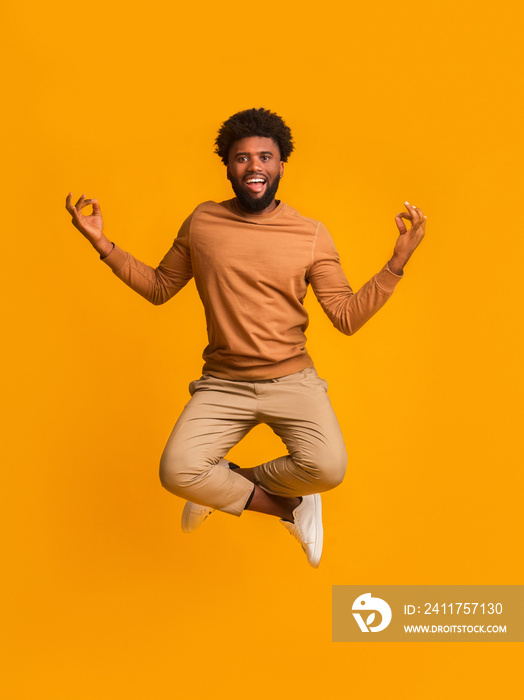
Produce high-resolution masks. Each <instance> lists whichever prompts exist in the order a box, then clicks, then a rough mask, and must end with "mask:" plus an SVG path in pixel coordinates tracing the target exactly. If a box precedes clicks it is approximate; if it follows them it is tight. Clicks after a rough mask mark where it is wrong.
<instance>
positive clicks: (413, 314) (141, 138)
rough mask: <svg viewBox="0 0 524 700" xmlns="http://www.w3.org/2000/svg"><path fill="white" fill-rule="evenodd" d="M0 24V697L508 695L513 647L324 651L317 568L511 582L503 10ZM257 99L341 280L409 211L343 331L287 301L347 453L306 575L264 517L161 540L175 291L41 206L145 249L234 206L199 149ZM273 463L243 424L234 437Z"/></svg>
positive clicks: (112, 11)
mask: <svg viewBox="0 0 524 700" xmlns="http://www.w3.org/2000/svg"><path fill="white" fill-rule="evenodd" d="M2 24H3V35H4V36H3V39H2V42H1V44H2V48H1V49H0V50H1V51H2V53H3V54H4V56H3V63H2V65H3V66H4V76H3V77H4V87H3V89H2V94H3V99H4V101H5V104H4V106H3V109H2V122H3V128H2V136H3V139H2V141H3V144H2V152H3V167H2V172H1V173H0V176H1V179H2V182H1V192H2V198H3V202H2V204H3V206H2V229H3V240H2V244H3V245H2V253H3V257H4V265H3V268H4V269H3V274H2V283H3V284H4V285H5V287H4V289H3V295H2V297H3V301H4V306H5V313H4V318H5V321H4V343H3V348H2V351H1V352H2V361H3V367H4V370H5V378H4V380H3V384H4V387H5V389H4V411H5V412H4V416H3V419H2V425H3V428H4V431H5V436H4V438H3V441H2V444H3V452H4V458H3V464H4V487H3V493H4V498H3V501H2V508H1V509H0V510H1V516H2V531H3V533H4V539H5V541H4V545H3V563H4V574H3V580H2V588H3V590H2V600H3V602H4V611H3V620H4V621H3V630H4V633H5V634H4V642H5V648H4V649H3V650H2V663H3V665H5V668H4V669H3V672H2V674H1V677H2V681H1V682H2V683H3V684H4V685H5V686H6V687H5V692H4V696H5V697H9V698H57V699H58V698H60V699H62V698H64V699H68V700H69V699H71V698H74V699H75V700H77V699H78V700H83V699H84V698H85V699H86V700H87V699H89V700H91V699H92V698H100V699H102V698H103V699H104V700H105V699H106V698H107V699H111V700H114V699H115V698H125V699H126V700H128V699H131V698H133V699H134V698H137V699H141V698H154V699H155V700H156V699H163V698H172V697H181V698H182V697H192V698H204V697H206V698H207V697H210V696H213V697H218V698H229V697H244V696H247V697H250V698H257V699H258V698H267V697H270V696H274V697H276V698H292V697H296V698H304V697H307V698H309V697H311V698H313V697H319V696H321V695H322V696H324V697H329V698H338V697H346V696H348V695H350V696H351V697H356V698H385V697H387V698H402V699H405V698H433V697H435V698H437V697H438V698H440V697H443V696H445V697H449V698H463V697H477V698H490V697H493V695H494V694H495V693H497V694H498V695H501V696H503V697H515V692H516V691H515V688H514V687H513V684H514V683H515V668H516V665H515V664H516V658H517V657H516V655H517V653H521V647H520V645H515V644H513V645H511V644H500V643H499V644H467V643H466V644H462V643H461V644H403V645H402V644H373V645H362V646H359V645H355V644H333V643H332V642H331V586H332V584H344V583H347V584H350V583H351V584H360V583H362V584H371V585H372V584H373V583H376V584H383V585H385V584H402V583H405V584H416V583H420V584H474V583H478V584H515V583H522V557H521V549H522V515H521V497H522V488H523V483H522V448H521V432H522V409H521V404H522V388H523V387H522V370H521V363H522V352H523V348H522V317H521V308H522V301H523V299H522V282H521V280H520V275H521V269H522V260H523V252H524V251H523V243H522V231H521V228H522V226H521V222H520V208H519V207H520V202H521V198H522V178H521V173H522V162H523V155H524V154H523V148H522V146H523V144H522V82H521V65H522V55H521V50H520V49H519V48H518V47H519V46H521V44H522V42H521V38H522V9H521V4H520V3H517V2H508V1H507V0H502V2H499V3H497V4H496V5H493V4H492V3H483V2H480V3H476V4H475V5H472V4H466V3H457V2H449V1H448V0H439V2H437V1H436V0H432V1H430V2H424V3H419V4H415V3H411V2H407V1H406V0H395V2H393V1H392V0H391V1H387V0H379V2H378V3H364V4H358V5H357V4H355V5H348V4H346V3H342V2H339V3H332V2H327V3H326V2H324V3H308V2H302V3H298V2H289V3H287V4H283V3H276V2H273V0H270V1H269V2H266V3H263V4H262V5H260V4H258V5H246V4H245V3H236V2H224V3H221V4H217V3H200V4H195V3H193V4H189V5H176V4H173V3H169V2H160V1H159V0H151V1H150V2H148V3H146V4H145V5H143V4H139V3H133V2H132V1H131V2H126V3H124V2H120V1H118V0H117V1H116V2H113V3H111V4H107V3H102V2H100V0H95V2H91V3H89V4H85V5H76V6H75V5H74V4H71V3H66V2H60V1H58V0H50V2H48V3H46V4H44V5H42V4H37V3H35V2H27V1H25V0H20V1H19V2H17V3H11V5H10V7H8V8H7V10H5V12H4V18H3V20H2ZM7 66H11V68H10V69H9V71H8V72H7V73H6V67H7ZM252 106H265V107H269V108H270V109H272V110H275V111H277V112H278V113H279V114H281V115H283V116H284V118H285V119H286V121H287V122H288V124H289V125H290V126H291V128H292V129H293V133H294V137H295V141H296V153H294V154H293V156H292V157H291V159H290V162H289V164H288V165H287V167H286V174H285V179H284V181H283V183H282V186H281V196H282V197H283V198H284V199H285V200H286V201H287V202H288V203H289V204H291V205H292V206H294V207H296V208H297V209H298V210H299V211H301V213H303V214H304V215H306V216H312V217H314V218H317V219H321V220H322V221H324V223H325V224H326V225H327V227H328V229H329V230H330V231H331V233H332V235H333V237H334V238H335V241H336V243H337V246H338V248H339V252H340V254H341V257H342V261H343V265H344V268H345V270H346V273H347V275H348V278H349V279H350V281H351V283H352V284H353V286H354V287H355V288H357V287H358V286H360V285H361V284H362V283H364V282H365V281H366V280H367V279H368V278H369V277H371V275H372V274H374V273H375V272H376V271H377V270H378V269H379V268H380V267H381V266H382V264H383V263H384V262H385V261H386V260H387V259H388V258H389V256H390V254H391V250H392V246H393V244H394V240H395V238H396V229H395V224H394V218H393V217H394V215H395V213H396V212H398V211H399V210H400V208H401V207H402V203H403V202H404V200H406V199H408V200H409V201H410V202H412V203H415V204H416V205H418V206H420V207H421V208H422V209H423V210H424V212H425V213H426V214H427V216H428V231H427V235H426V238H425V240H424V242H423V244H422V246H421V247H420V249H419V250H418V251H417V252H416V253H415V256H414V257H413V259H412V260H411V261H410V263H409V264H408V267H407V268H406V276H405V280H403V281H402V283H401V285H400V286H399V288H398V289H397V291H396V292H395V294H394V296H393V298H392V299H391V301H390V302H389V303H388V305H387V307H386V308H385V309H384V310H382V311H381V312H380V313H379V315H378V316H377V317H376V318H374V319H373V320H372V321H371V322H370V323H369V324H368V325H367V326H366V327H365V328H364V329H363V330H361V331H360V332H359V333H358V334H357V335H356V336H355V337H353V338H346V337H344V336H342V335H341V334H339V333H337V332H336V331H335V330H334V329H333V328H332V327H331V325H330V323H329V321H328V320H327V318H325V317H324V316H323V314H322V312H321V310H320V308H319V306H318V304H317V302H316V300H315V299H314V297H312V298H309V299H308V300H307V306H308V309H309V311H310V314H311V326H310V330H309V333H308V337H309V350H310V352H311V354H312V355H313V357H314V358H315V361H316V365H317V369H318V371H319V374H320V375H321V376H323V377H324V378H326V379H327V380H328V382H329V384H330V394H331V397H332V402H333V404H334V407H335V409H336V411H337V414H338V416H339V419H340V422H341V425H342V428H343V431H344V434H345V436H346V438H347V444H348V450H349V453H350V464H349V470H348V476H347V477H346V480H345V482H344V484H343V485H342V486H341V487H339V488H338V489H336V490H334V491H332V492H330V493H328V494H326V495H325V497H324V499H323V502H324V526H325V550H324V557H323V561H322V564H321V566H320V568H319V569H318V570H316V571H315V570H313V569H311V568H309V567H308V565H307V563H306V561H305V557H304V555H303V554H302V552H301V550H300V547H299V546H298V544H297V543H296V542H295V541H294V540H292V539H291V538H290V537H289V535H288V534H287V533H286V532H284V530H283V528H282V527H281V526H280V525H279V523H278V522H277V521H276V519H274V520H272V519H270V518H267V517H265V516H263V515H259V514H253V513H249V514H245V515H244V516H242V518H240V519H236V518H233V517H231V516H227V515H224V514H222V513H217V514H215V515H214V516H213V518H212V520H210V521H209V522H208V523H206V524H205V526H204V527H203V528H202V530H201V531H199V532H197V533H195V534H194V535H192V536H185V535H182V533H181V531H180V525H179V520H180V513H181V510H182V506H183V503H182V502H181V501H180V500H179V499H177V498H175V497H174V496H172V495H170V494H169V493H167V492H166V491H164V490H163V489H162V488H161V486H160V484H159V480H158V473H157V469H158V467H157V465H158V460H159V457H160V454H161V451H162V449H163V446H164V443H165V441H166V439H167V437H168V435H169V432H170V430H171V427H172V424H173V423H174V421H175V419H176V417H177V416H178V414H179V413H180V411H181V409H182V407H183V405H184V404H185V402H186V400H187V398H188V394H187V385H188V383H189V381H190V380H192V379H194V378H195V377H197V376H199V373H200V368H201V358H200V354H201V351H202V349H203V347H204V345H205V327H204V319H203V313H202V311H201V307H200V303H199V300H198V298H197V295H196V291H195V288H194V284H193V283H191V284H190V285H188V287H187V288H185V289H184V290H183V291H182V292H181V293H180V295H179V296H178V297H177V298H176V299H174V300H173V301H172V302H171V303H170V304H167V305H166V306H163V307H160V308H154V307H152V306H150V305H148V304H147V303H146V302H145V301H144V300H143V299H141V298H140V297H139V296H138V295H136V294H133V292H131V291H130V290H129V289H127V288H126V287H125V286H124V285H123V284H121V282H119V280H117V279H116V278H115V277H114V276H113V275H112V274H111V273H110V271H109V270H108V269H107V268H106V267H105V266H104V265H103V264H101V263H100V262H99V261H98V260H97V256H96V253H95V252H94V251H93V250H92V249H90V247H89V245H88V244H87V243H86V241H85V240H84V239H83V238H82V237H81V236H80V234H79V233H78V232H77V231H76V229H74V228H73V227H72V226H71V224H70V217H69V216H68V214H67V213H66V211H65V209H64V200H65V196H66V194H67V193H68V192H69V191H70V190H72V191H73V192H74V193H75V198H76V197H77V196H79V195H80V194H81V193H82V192H85V193H86V194H87V195H88V196H96V197H97V198H98V199H99V201H100V203H101V206H102V212H103V214H104V220H105V226H106V232H107V234H108V236H109V237H110V238H111V240H115V241H117V242H118V243H119V245H121V246H122V247H123V248H124V249H127V250H130V251H131V252H132V253H133V254H134V255H136V256H137V257H139V258H140V259H142V260H145V261H147V262H149V263H150V264H154V265H156V264H157V262H158V261H159V260H160V259H161V257H162V256H163V254H164V253H165V251H166V250H167V249H168V248H169V246H170V244H171V241H172V239H173V238H174V236H175V235H176V232H177V230H178V227H179V225H180V223H181V222H182V221H183V219H184V218H185V217H186V216H187V215H188V214H189V213H190V212H191V211H192V209H193V208H194V206H195V205H196V204H198V203H199V202H201V201H204V200H207V199H215V200H221V199H224V198H227V197H229V196H231V195H230V189H229V185H228V183H227V181H226V179H225V173H224V168H223V166H222V165H221V163H220V161H219V159H218V158H217V156H215V155H214V154H213V141H214V137H215V134H216V130H217V128H218V126H219V125H220V123H221V122H222V121H223V120H224V119H225V118H227V117H228V116H229V115H230V114H232V113H233V112H235V111H237V110H239V109H244V108H247V107H252ZM280 452H281V445H280V441H279V440H278V439H277V438H276V437H274V436H273V435H272V434H271V433H270V431H269V430H267V429H265V428H259V429H257V430H256V431H254V432H253V433H252V434H251V435H250V436H249V437H248V438H247V439H246V440H245V441H244V442H243V443H242V444H240V445H239V446H238V447H237V448H236V449H235V450H233V451H232V452H231V453H230V454H231V457H232V458H233V459H234V460H236V461H239V462H240V463H241V464H243V465H245V466H252V465H254V464H256V463H259V462H261V461H263V460H265V459H267V458H270V457H273V456H275V455H276V454H279V453H280Z"/></svg>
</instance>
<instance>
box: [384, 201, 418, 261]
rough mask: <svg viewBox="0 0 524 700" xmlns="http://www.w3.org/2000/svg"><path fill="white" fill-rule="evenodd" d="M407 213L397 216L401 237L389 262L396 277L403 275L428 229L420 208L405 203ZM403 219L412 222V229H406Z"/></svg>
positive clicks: (396, 221)
mask: <svg viewBox="0 0 524 700" xmlns="http://www.w3.org/2000/svg"><path fill="white" fill-rule="evenodd" d="M405 207H406V209H407V212H405V211H403V212H400V214H397V215H396V216H395V223H396V225H397V228H398V230H399V234H400V235H399V237H398V239H397V242H396V244H395V249H394V250H393V257H392V258H391V260H390V261H389V262H388V267H389V269H390V270H391V272H393V273H394V274H395V275H401V274H402V270H403V268H404V265H405V264H406V263H407V261H408V260H409V259H410V257H411V255H412V254H413V251H414V250H415V248H416V247H417V246H418V245H419V243H420V242H421V240H422V239H423V238H424V233H425V229H426V217H425V216H424V214H423V212H422V210H420V209H419V208H418V207H416V206H414V205H412V204H410V203H409V202H405ZM402 219H407V220H408V221H410V222H411V227H410V228H409V229H408V228H406V224H405V223H404V222H403V221H402Z"/></svg>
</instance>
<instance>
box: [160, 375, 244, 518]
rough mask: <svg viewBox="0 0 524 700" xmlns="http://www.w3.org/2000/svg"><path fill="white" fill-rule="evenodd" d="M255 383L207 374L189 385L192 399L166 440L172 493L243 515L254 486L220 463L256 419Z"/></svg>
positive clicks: (166, 476)
mask: <svg viewBox="0 0 524 700" xmlns="http://www.w3.org/2000/svg"><path fill="white" fill-rule="evenodd" d="M252 387H253V385H252V384H251V385H250V384H248V383H245V382H231V381H227V380H222V379H217V378H216V377H212V376H210V375H204V377H202V378H201V379H200V380H197V381H194V382H191V384H190V385H189V391H190V393H191V394H192V397H191V400H190V401H189V402H188V404H187V405H186V407H185V408H184V410H183V412H182V414H181V415H180V418H179V419H178V420H177V422H176V424H175V427H174V428H173V431H172V433H171V435H170V437H169V439H168V442H167V445H166V447H165V449H164V452H163V454H162V458H161V461H160V480H161V482H162V485H163V486H164V487H165V488H166V489H167V490H168V491H170V492H171V493H174V494H176V495H177V496H180V497H181V498H184V499H186V500H190V501H193V502H194V503H198V504H200V505H206V506H209V507H210V508H217V509H219V510H223V511H224V512H226V513H230V514H232V515H237V516H239V515H241V514H242V512H243V510H244V506H245V504H246V502H247V501H248V499H249V497H250V496H251V493H252V491H253V484H252V483H251V482H250V481H248V480H247V479H245V478H244V477H242V476H240V474H238V473H236V471H235V470H231V469H228V468H227V467H223V466H221V465H219V464H218V462H219V460H220V458H222V457H224V456H225V455H226V454H227V453H228V451H229V450H230V449H231V448H232V447H233V445H236V444H237V443H238V442H240V440H241V439H242V438H243V437H244V436H245V435H247V433H248V432H249V431H250V430H251V428H252V427H253V426H255V425H256V424H257V423H258V421H257V420H256V419H255V418H254V412H255V407H256V399H255V396H254V392H253V388H252Z"/></svg>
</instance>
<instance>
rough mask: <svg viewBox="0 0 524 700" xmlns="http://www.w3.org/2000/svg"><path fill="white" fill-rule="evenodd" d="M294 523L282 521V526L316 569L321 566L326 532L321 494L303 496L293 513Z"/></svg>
mask: <svg viewBox="0 0 524 700" xmlns="http://www.w3.org/2000/svg"><path fill="white" fill-rule="evenodd" d="M293 521H294V522H292V523H290V522H289V521H288V520H282V519H280V522H281V523H282V525H283V526H284V527H285V528H286V530H288V532H290V533H291V534H292V535H293V537H296V538H297V540H298V541H299V542H300V544H301V545H302V549H303V550H304V552H305V553H306V557H307V560H308V562H309V563H310V564H311V566H313V567H314V568H317V566H318V565H319V564H320V557H321V556H322V544H323V541H324V530H323V528H322V500H321V498H320V494H318V493H314V494H311V495H310V496H302V501H301V502H300V503H299V504H298V506H297V507H296V508H295V510H294V511H293Z"/></svg>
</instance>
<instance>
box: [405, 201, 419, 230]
mask: <svg viewBox="0 0 524 700" xmlns="http://www.w3.org/2000/svg"><path fill="white" fill-rule="evenodd" d="M404 206H405V207H406V209H407V210H408V212H409V213H410V214H411V224H412V226H415V225H416V224H418V222H419V215H418V212H417V207H416V206H415V205H414V204H410V203H409V202H404Z"/></svg>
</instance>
